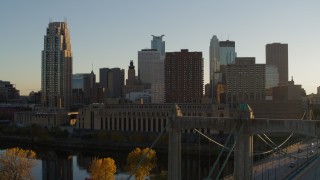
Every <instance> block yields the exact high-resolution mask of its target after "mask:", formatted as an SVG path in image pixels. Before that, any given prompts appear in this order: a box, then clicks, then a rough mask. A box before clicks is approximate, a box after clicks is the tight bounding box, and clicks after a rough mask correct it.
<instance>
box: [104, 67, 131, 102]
mask: <svg viewBox="0 0 320 180" xmlns="http://www.w3.org/2000/svg"><path fill="white" fill-rule="evenodd" d="M124 76H125V73H124V69H120V68H111V69H109V68H100V86H101V87H102V88H104V92H105V96H106V97H109V98H119V97H122V95H123V92H122V90H123V87H124V80H125V78H124Z"/></svg>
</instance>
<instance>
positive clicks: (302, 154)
mask: <svg viewBox="0 0 320 180" xmlns="http://www.w3.org/2000/svg"><path fill="white" fill-rule="evenodd" d="M319 150H320V149H319V144H318V142H317V140H316V139H313V140H309V141H306V142H303V143H297V144H294V145H292V146H290V147H288V148H286V150H285V151H286V153H283V154H282V153H281V154H280V153H278V152H277V153H273V154H271V155H269V157H268V158H266V159H263V160H260V161H257V162H254V166H253V179H284V178H286V177H287V176H288V175H290V174H291V173H293V172H294V171H295V170H297V169H298V168H299V167H301V166H302V164H303V163H305V162H306V161H307V160H308V159H310V158H311V157H312V156H314V155H315V154H317V153H318V151H319Z"/></svg>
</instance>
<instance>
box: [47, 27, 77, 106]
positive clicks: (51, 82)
mask: <svg viewBox="0 0 320 180" xmlns="http://www.w3.org/2000/svg"><path fill="white" fill-rule="evenodd" d="M71 76H72V52H71V42H70V34H69V29H68V26H67V23H66V22H50V23H49V26H48V28H47V32H46V35H45V36H44V49H43V51H42V69H41V91H42V97H41V99H42V105H43V106H45V107H58V108H66V109H69V107H70V105H71V92H72V87H71Z"/></svg>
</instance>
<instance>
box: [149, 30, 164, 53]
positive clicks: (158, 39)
mask: <svg viewBox="0 0 320 180" xmlns="http://www.w3.org/2000/svg"><path fill="white" fill-rule="evenodd" d="M151 36H152V40H151V49H156V50H157V51H159V52H160V54H161V56H163V57H164V56H165V54H166V43H165V41H163V40H162V38H163V36H164V35H161V36H155V35H151Z"/></svg>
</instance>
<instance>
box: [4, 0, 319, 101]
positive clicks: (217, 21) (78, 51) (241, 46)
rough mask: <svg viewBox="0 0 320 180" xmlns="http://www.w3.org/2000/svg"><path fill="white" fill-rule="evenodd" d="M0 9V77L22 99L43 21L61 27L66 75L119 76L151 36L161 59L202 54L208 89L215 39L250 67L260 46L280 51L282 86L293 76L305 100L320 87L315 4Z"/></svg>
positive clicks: (31, 85)
mask: <svg viewBox="0 0 320 180" xmlns="http://www.w3.org/2000/svg"><path fill="white" fill-rule="evenodd" d="M60 2H63V1H60ZM0 4H1V6H0V19H1V22H2V24H4V26H2V31H1V32H2V33H1V35H0V38H1V41H0V49H1V53H0V61H1V66H0V77H1V80H4V81H10V82H11V83H12V84H16V88H17V89H18V90H20V92H21V94H22V95H27V94H29V92H30V91H32V90H33V91H38V90H40V89H41V50H42V49H43V35H44V34H45V28H46V27H47V25H48V23H49V22H50V19H51V21H52V22H56V21H57V22H61V21H64V20H66V21H67V22H68V26H69V29H70V34H71V39H72V52H73V59H74V60H73V72H74V74H75V73H89V72H91V69H92V64H93V67H94V68H93V70H94V72H95V73H96V74H98V72H99V68H102V67H109V68H113V67H119V68H122V69H125V70H126V69H127V64H128V62H129V61H130V60H134V64H136V65H137V64H138V63H137V57H138V51H139V50H141V49H144V48H148V47H150V40H151V35H157V36H160V35H162V34H164V35H165V37H164V40H165V41H166V51H167V52H173V51H175V52H178V51H180V49H189V50H190V51H198V52H203V57H204V71H205V72H204V83H208V82H209V45H210V40H211V38H212V36H213V35H217V37H218V39H219V40H221V41H223V40H228V39H229V40H231V41H235V43H236V47H235V49H236V52H237V56H238V57H256V61H257V63H266V59H265V45H266V44H270V43H275V42H280V43H285V44H288V53H289V79H291V76H293V79H294V81H295V83H296V84H301V85H302V87H303V88H304V89H306V91H307V94H310V93H312V92H313V93H316V90H317V88H316V87H318V86H319V84H320V83H318V82H316V81H314V79H315V77H316V76H317V74H316V72H317V67H318V66H319V65H320V64H319V62H318V61H317V59H318V58H319V57H318V56H317V50H319V48H320V46H319V45H318V44H317V41H316V40H317V39H319V38H320V32H317V31H316V30H317V29H319V28H320V25H319V24H317V23H315V22H317V21H316V20H317V17H319V16H320V13H319V12H318V11H317V9H318V7H319V5H320V3H319V2H317V1H309V2H308V3H303V2H298V1H297V2H292V1H282V2H278V1H268V2H201V3H192V2H184V1H177V2H170V1H161V2H149V1H139V2H129V1H127V2H124V1H123V2H97V1H96V2H94V3H87V2H85V1H69V2H63V6H61V3H55V4H49V3H46V2H37V3H35V2H34V3H30V2H19V3H15V2H13V1H2V2H1V3H0ZM168 5H170V6H168ZM226 11H227V12H226ZM156 12H158V13H156ZM190 12H197V13H190ZM306 62H307V63H306ZM138 68H139V67H137V69H138ZM22 72H23V73H22ZM126 77H127V74H126ZM97 78H98V77H97Z"/></svg>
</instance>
